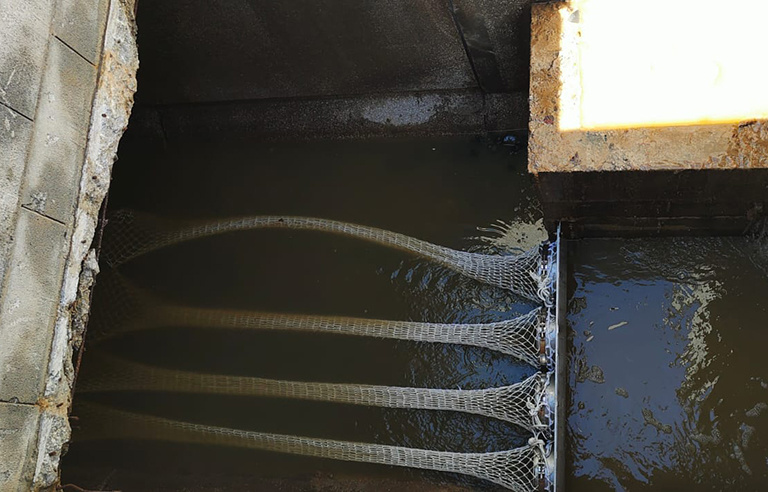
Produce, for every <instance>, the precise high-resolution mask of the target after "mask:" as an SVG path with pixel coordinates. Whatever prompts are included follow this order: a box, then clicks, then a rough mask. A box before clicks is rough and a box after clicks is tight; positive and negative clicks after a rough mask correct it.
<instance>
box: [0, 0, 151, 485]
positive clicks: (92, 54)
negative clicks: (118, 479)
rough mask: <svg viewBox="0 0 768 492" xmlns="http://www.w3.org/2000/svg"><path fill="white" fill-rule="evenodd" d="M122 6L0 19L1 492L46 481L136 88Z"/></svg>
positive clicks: (127, 11) (52, 479)
mask: <svg viewBox="0 0 768 492" xmlns="http://www.w3.org/2000/svg"><path fill="white" fill-rule="evenodd" d="M54 3H55V5H56V7H57V8H58V9H60V10H58V11H56V12H55V18H56V22H55V23H54V24H55V25H54V26H52V25H51V17H52V16H53V15H54ZM133 11H134V5H133V1H132V0H92V1H89V0H82V1H80V0H59V1H58V2H53V1H48V0H45V1H43V0H34V1H27V0H12V1H11V6H10V7H9V8H8V9H5V8H3V11H2V15H1V16H0V28H2V29H0V41H2V42H0V153H1V155H2V156H3V158H4V159H5V160H4V163H6V162H7V165H6V167H5V168H4V172H3V174H2V176H1V177H0V193H2V196H1V197H0V255H2V256H1V257H0V280H2V282H0V346H1V347H2V350H0V491H2V492H6V491H14V492H16V491H28V490H40V489H46V490H47V489H50V488H51V487H54V486H55V485H56V483H57V480H58V464H59V459H60V457H61V454H62V452H63V449H64V445H65V444H66V442H67V441H68V439H69V434H70V429H69V421H68V412H69V409H70V405H71V392H72V384H73V379H74V370H73V367H72V354H73V352H72V351H73V340H74V339H76V338H77V339H80V340H81V339H82V333H79V334H76V333H73V330H77V329H79V328H78V327H82V326H83V325H84V323H85V319H83V318H84V317H87V313H88V302H89V292H90V287H91V286H92V283H93V277H94V275H95V274H96V272H97V271H98V265H97V263H96V259H95V255H94V254H93V252H92V250H91V243H92V240H93V237H94V231H95V229H96V222H97V220H98V213H99V210H100V207H101V204H102V201H103V199H104V196H105V195H106V191H107V188H108V186H109V181H110V176H111V168H112V162H113V161H114V159H115V156H116V152H117V145H118V141H119V139H120V136H121V135H122V133H123V131H124V130H125V128H126V126H127V122H128V115H129V114H130V110H131V106H132V103H133V94H134V92H135V90H136V79H135V75H136V69H137V66H138V55H137V50H136V44H135V32H134V20H133ZM107 14H109V17H107ZM107 18H109V22H108V30H107V31H108V33H109V34H108V35H107V36H108V40H107V42H106V43H105V44H104V46H103V49H102V41H101V40H102V33H103V32H104V29H105V23H107ZM52 31H53V32H52ZM27 52H29V53H27ZM20 60H21V61H20ZM19 64H21V65H19ZM95 65H98V67H97V66H95ZM97 74H98V78H97ZM17 76H18V78H16V77H17ZM97 81H98V84H97ZM18 83H20V84H21V85H18ZM17 85H18V86H17ZM6 89H7V90H6ZM95 90H96V92H95V96H94V91H95ZM3 91H5V92H3ZM73 326H75V328H73ZM4 402H8V403H4Z"/></svg>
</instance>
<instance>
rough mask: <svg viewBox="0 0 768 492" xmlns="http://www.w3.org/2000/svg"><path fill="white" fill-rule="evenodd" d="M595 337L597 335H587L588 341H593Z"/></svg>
mask: <svg viewBox="0 0 768 492" xmlns="http://www.w3.org/2000/svg"><path fill="white" fill-rule="evenodd" d="M593 338H595V335H589V336H588V337H587V342H591V341H592V339H593Z"/></svg>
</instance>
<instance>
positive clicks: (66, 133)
mask: <svg viewBox="0 0 768 492" xmlns="http://www.w3.org/2000/svg"><path fill="white" fill-rule="evenodd" d="M59 115H60V113H59V114H55V115H54V116H53V118H40V119H39V120H38V121H37V122H36V124H35V134H34V137H33V139H32V143H31V145H30V149H29V158H28V160H27V171H26V174H25V176H24V184H23V186H22V192H21V196H20V203H21V204H22V205H23V206H25V207H27V208H29V209H31V210H34V211H36V212H38V213H40V214H42V215H46V216H48V217H51V218H54V219H56V220H58V221H59V222H62V223H65V224H68V223H70V222H72V220H73V216H74V209H75V202H76V200H77V193H78V189H79V184H80V183H79V181H80V172H81V169H82V167H83V159H84V157H85V139H86V136H85V134H84V133H82V132H81V131H79V130H77V129H75V128H74V127H72V126H70V125H67V124H64V123H63V122H62V121H60V118H59Z"/></svg>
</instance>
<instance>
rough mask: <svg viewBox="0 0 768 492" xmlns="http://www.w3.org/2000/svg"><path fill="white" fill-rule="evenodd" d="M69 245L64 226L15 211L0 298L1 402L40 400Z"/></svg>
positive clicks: (32, 401) (32, 213)
mask: <svg viewBox="0 0 768 492" xmlns="http://www.w3.org/2000/svg"><path fill="white" fill-rule="evenodd" d="M68 243H69V241H68V239H67V228H66V226H64V225H62V224H60V223H58V222H54V221H52V220H51V219H48V218H45V217H43V216H41V215H39V214H37V213H35V212H31V211H29V210H27V209H24V208H21V209H19V214H18V221H17V224H16V235H15V238H14V244H13V248H12V252H11V256H10V261H9V262H8V269H7V272H6V282H5V291H4V292H3V293H2V298H0V313H2V317H0V340H2V350H0V400H4V401H9V400H11V399H12V398H16V399H18V400H19V401H20V402H22V403H35V402H36V401H37V400H38V398H39V397H40V395H41V391H42V387H43V382H44V379H45V375H46V374H47V368H48V357H49V354H50V351H51V337H52V335H53V323H54V321H55V318H56V310H57V307H58V304H59V295H60V291H61V281H62V276H63V271H64V262H65V259H66V254H67V252H68V251H69V244H68Z"/></svg>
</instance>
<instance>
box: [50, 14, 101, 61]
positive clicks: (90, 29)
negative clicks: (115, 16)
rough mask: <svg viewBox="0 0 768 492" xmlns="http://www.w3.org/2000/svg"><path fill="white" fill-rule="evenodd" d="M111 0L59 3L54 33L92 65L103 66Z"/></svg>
mask: <svg viewBox="0 0 768 492" xmlns="http://www.w3.org/2000/svg"><path fill="white" fill-rule="evenodd" d="M108 11H109V0H58V1H57V8H56V15H55V16H54V19H53V33H54V34H55V35H56V37H57V38H59V39H60V40H62V41H63V42H64V43H66V44H67V45H68V46H69V47H71V48H72V49H73V50H74V51H76V52H77V53H78V54H79V55H80V56H82V57H83V58H85V59H86V60H88V61H89V62H90V63H91V64H92V65H96V64H97V63H98V62H99V58H100V55H101V44H102V40H103V38H104V26H105V25H106V21H107V12H108Z"/></svg>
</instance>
